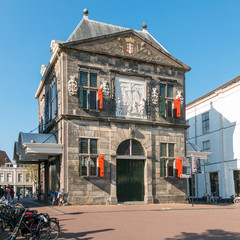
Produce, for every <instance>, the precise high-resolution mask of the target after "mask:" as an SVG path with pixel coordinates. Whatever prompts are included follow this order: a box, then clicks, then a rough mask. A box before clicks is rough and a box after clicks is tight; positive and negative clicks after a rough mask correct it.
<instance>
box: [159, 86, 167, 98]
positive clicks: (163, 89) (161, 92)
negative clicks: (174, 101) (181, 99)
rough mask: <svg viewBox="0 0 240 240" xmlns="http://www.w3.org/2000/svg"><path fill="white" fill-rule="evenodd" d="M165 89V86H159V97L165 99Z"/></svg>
mask: <svg viewBox="0 0 240 240" xmlns="http://www.w3.org/2000/svg"><path fill="white" fill-rule="evenodd" d="M165 88H166V85H165V84H160V96H161V97H165Z"/></svg>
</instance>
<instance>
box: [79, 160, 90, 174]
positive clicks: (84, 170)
mask: <svg viewBox="0 0 240 240" xmlns="http://www.w3.org/2000/svg"><path fill="white" fill-rule="evenodd" d="M87 165H88V157H82V159H81V169H80V173H81V175H82V176H87Z"/></svg>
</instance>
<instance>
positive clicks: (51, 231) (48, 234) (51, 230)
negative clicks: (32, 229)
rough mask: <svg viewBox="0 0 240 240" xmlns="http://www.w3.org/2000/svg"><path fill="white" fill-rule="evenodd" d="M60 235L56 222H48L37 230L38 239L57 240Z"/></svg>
mask: <svg viewBox="0 0 240 240" xmlns="http://www.w3.org/2000/svg"><path fill="white" fill-rule="evenodd" d="M59 234H60V226H59V224H58V222H57V221H55V220H49V222H46V223H43V225H42V226H41V227H40V229H39V238H40V239H57V238H58V236H59Z"/></svg>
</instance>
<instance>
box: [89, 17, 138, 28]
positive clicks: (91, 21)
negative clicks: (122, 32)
mask: <svg viewBox="0 0 240 240" xmlns="http://www.w3.org/2000/svg"><path fill="white" fill-rule="evenodd" d="M85 20H87V21H90V22H96V23H101V24H103V25H109V26H113V27H119V28H124V29H132V28H126V27H121V26H118V25H113V24H110V23H104V22H100V21H95V20H92V19H85ZM132 30H134V29H132Z"/></svg>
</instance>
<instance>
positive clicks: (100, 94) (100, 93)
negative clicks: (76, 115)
mask: <svg viewBox="0 0 240 240" xmlns="http://www.w3.org/2000/svg"><path fill="white" fill-rule="evenodd" d="M102 108H103V92H102V88H99V89H98V109H100V110H101V109H102Z"/></svg>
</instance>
